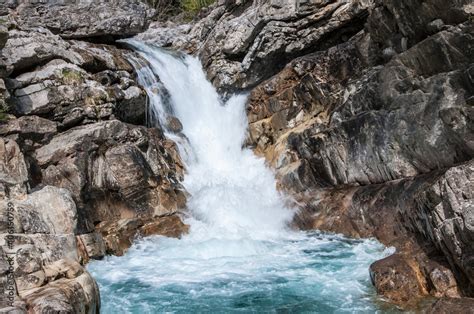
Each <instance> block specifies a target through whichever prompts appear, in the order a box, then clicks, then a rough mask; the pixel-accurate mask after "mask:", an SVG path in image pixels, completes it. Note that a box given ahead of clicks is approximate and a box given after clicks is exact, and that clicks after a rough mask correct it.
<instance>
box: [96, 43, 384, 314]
mask: <svg viewBox="0 0 474 314" xmlns="http://www.w3.org/2000/svg"><path fill="white" fill-rule="evenodd" d="M127 42H128V43H129V44H130V45H132V46H133V47H134V48H135V50H137V51H138V52H139V53H140V54H141V55H142V56H143V57H144V58H145V59H146V60H147V61H148V63H147V64H142V63H141V62H143V61H142V59H140V58H133V57H131V59H130V61H131V62H132V63H134V65H135V67H136V69H137V72H138V75H139V81H140V83H141V84H142V85H143V86H144V87H145V89H146V90H147V92H148V96H149V99H150V114H149V117H148V118H149V120H150V121H151V122H152V123H153V121H155V122H157V121H159V122H160V124H161V125H166V123H167V119H168V118H169V117H170V116H176V117H178V118H179V119H180V120H181V122H182V124H183V133H184V135H185V137H182V136H179V135H177V134H174V133H172V132H170V131H168V132H166V135H167V136H168V137H169V138H171V139H173V140H175V141H176V142H177V143H178V146H179V148H180V151H181V156H182V157H183V159H184V162H185V165H186V169H187V174H186V176H185V180H184V186H185V187H186V189H187V190H188V192H189V193H190V194H191V197H190V198H189V200H188V208H189V210H190V212H191V214H192V217H193V218H191V219H189V221H188V223H190V225H191V231H190V234H188V235H186V236H184V237H183V238H182V239H173V238H165V237H160V236H155V237H148V238H145V239H142V240H140V241H137V242H136V243H135V244H134V245H133V246H132V247H131V248H130V249H129V251H128V252H127V253H126V255H125V256H123V257H117V256H107V257H106V258H105V259H104V261H94V262H91V263H90V264H89V265H88V269H89V270H90V271H91V272H92V274H93V276H94V277H95V278H96V279H97V281H98V283H99V287H100V291H101V299H102V309H101V312H103V313H137V314H138V313H140V314H142V313H162V312H166V313H171V312H172V313H196V312H198V313H202V312H204V313H210V312H212V313H229V312H236V311H237V312H254V313H260V312H264V313H276V312H297V313H300V312H305V313H334V312H337V313H361V312H362V313H373V312H375V311H376V310H377V309H378V308H377V306H376V305H375V304H374V303H373V301H372V300H373V299H374V294H375V293H374V290H373V288H372V287H371V285H370V281H369V276H368V271H367V269H368V267H369V265H370V264H371V263H372V262H373V261H375V260H377V259H380V258H382V257H384V256H386V255H387V254H388V253H389V251H384V248H383V246H382V245H380V244H379V243H378V242H376V241H374V240H350V239H346V238H344V237H340V236H337V235H328V234H321V233H319V232H311V233H304V232H297V231H290V230H286V228H285V226H286V223H287V221H288V220H289V219H291V215H292V212H291V210H290V209H288V208H286V207H285V206H284V205H283V204H284V199H282V196H281V195H279V193H278V192H277V190H276V189H275V179H274V177H273V174H272V173H271V171H270V170H269V169H267V168H266V167H265V165H264V162H263V160H262V159H259V158H256V157H255V156H254V155H253V153H252V152H251V151H250V150H248V149H242V143H243V141H244V138H245V132H246V127H247V121H246V116H245V111H244V105H245V100H246V99H245V96H242V95H237V96H234V97H232V98H231V99H230V100H229V101H228V102H227V103H226V104H222V103H221V101H220V100H219V96H218V95H217V93H216V91H215V89H214V88H213V86H212V85H211V84H210V83H209V82H207V80H206V78H205V75H204V73H203V71H202V68H201V65H200V64H199V62H198V60H196V59H194V58H192V57H189V56H184V55H181V56H177V55H173V54H171V53H169V52H166V51H164V50H160V49H158V48H154V47H151V46H147V45H145V44H143V43H140V42H136V41H127ZM157 77H159V78H160V81H158V79H157ZM165 90H167V93H164V91H165Z"/></svg>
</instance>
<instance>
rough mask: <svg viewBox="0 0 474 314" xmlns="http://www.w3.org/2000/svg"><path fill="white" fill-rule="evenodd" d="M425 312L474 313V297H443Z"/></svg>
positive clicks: (446, 313)
mask: <svg viewBox="0 0 474 314" xmlns="http://www.w3.org/2000/svg"><path fill="white" fill-rule="evenodd" d="M426 313H429V314H449V313H466V314H472V313H474V299H472V298H462V299H453V298H443V299H439V300H438V301H436V302H435V303H434V304H433V305H432V306H431V307H430V308H429V309H428V310H427V312H426Z"/></svg>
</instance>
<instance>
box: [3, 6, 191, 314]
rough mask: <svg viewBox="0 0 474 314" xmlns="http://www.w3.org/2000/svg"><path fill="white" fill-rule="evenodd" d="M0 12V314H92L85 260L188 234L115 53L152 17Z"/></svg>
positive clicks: (140, 9) (167, 158)
mask: <svg viewBox="0 0 474 314" xmlns="http://www.w3.org/2000/svg"><path fill="white" fill-rule="evenodd" d="M0 4H1V10H0V13H1V15H2V16H0V49H1V50H0V51H1V59H0V77H1V79H0V92H1V95H2V97H1V98H0V102H1V105H2V110H4V108H5V104H8V106H9V111H8V113H3V114H2V116H1V121H0V196H1V197H0V217H1V218H0V234H1V238H0V244H1V250H0V254H1V255H2V259H1V264H0V281H1V287H2V291H0V308H2V310H1V311H2V312H8V313H24V312H29V313H53V312H54V313H97V312H99V308H100V295H99V290H98V286H97V284H96V283H95V281H94V279H93V278H92V277H91V276H90V274H89V273H88V272H87V271H86V270H85V268H84V267H83V266H84V264H85V263H87V261H88V260H89V259H100V258H102V257H104V255H106V254H118V255H121V254H123V252H124V251H125V250H126V249H127V248H128V247H129V246H130V245H131V241H132V240H133V239H134V238H135V237H136V236H146V235H152V234H163V235H167V236H174V237H179V236H180V234H181V233H183V232H186V231H187V228H188V227H187V226H186V225H184V224H183V223H182V221H181V219H180V217H179V215H178V212H179V211H180V210H182V209H183V208H184V206H185V200H186V193H185V191H184V189H183V187H182V186H181V184H180V180H181V178H182V175H183V166H182V164H181V161H180V158H179V155H178V153H177V150H176V147H175V144H174V143H173V142H171V141H169V140H167V139H165V138H164V136H163V134H162V131H161V130H160V129H159V128H147V127H146V110H147V108H146V102H147V97H146V94H145V92H144V90H143V89H142V88H141V87H139V86H138V84H137V83H136V78H135V73H134V70H133V67H132V65H131V64H130V63H129V62H128V61H127V54H129V53H132V52H131V51H130V50H124V49H122V48H119V47H118V46H117V45H110V44H113V43H114V40H115V39H118V38H123V37H127V36H130V35H133V34H136V33H138V32H140V31H144V30H145V29H146V27H147V26H148V23H149V19H150V17H151V16H152V14H153V12H152V10H150V9H149V8H148V7H147V6H145V5H143V4H142V3H141V2H138V1H109V2H100V3H95V2H91V1H77V2H75V3H71V2H66V1H64V2H60V1H57V2H52V3H51V4H48V3H42V2H39V3H36V2H23V3H21V4H18V3H17V2H7V3H4V2H2V3H0Z"/></svg>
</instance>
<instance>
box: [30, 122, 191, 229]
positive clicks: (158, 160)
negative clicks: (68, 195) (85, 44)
mask: <svg viewBox="0 0 474 314" xmlns="http://www.w3.org/2000/svg"><path fill="white" fill-rule="evenodd" d="M165 147H166V148H165ZM174 149H175V148H173V147H172V146H169V145H168V144H167V141H166V140H164V139H162V137H161V135H160V134H159V133H158V131H157V130H156V129H146V128H144V127H137V126H132V125H127V124H125V123H122V122H120V121H104V122H100V123H95V124H90V125H85V126H81V127H77V128H74V129H71V130H69V131H66V132H63V133H61V134H59V135H57V136H55V137H54V138H53V139H52V140H51V142H50V143H49V144H47V145H44V146H42V147H41V148H39V149H38V150H37V151H36V154H35V156H34V157H35V159H36V162H37V165H38V167H40V168H41V172H42V178H43V182H44V183H45V184H51V185H54V186H60V187H63V188H67V189H69V190H70V191H71V192H72V194H73V197H74V200H75V201H76V203H77V205H78V207H79V208H80V213H79V225H80V230H81V233H84V232H85V233H88V232H90V231H92V230H93V226H94V224H95V223H97V222H100V221H111V220H112V221H114V220H116V219H120V218H132V217H139V216H143V215H145V216H146V215H149V216H152V215H162V214H166V213H172V212H174V211H177V210H178V209H180V208H183V207H184V203H185V195H184V192H183V190H182V187H181V185H180V183H179V176H180V175H179V173H180V171H181V170H180V169H181V168H180V166H179V165H180V161H179V160H178V159H175V158H178V157H177V155H174V156H173V155H172V154H170V153H169V152H172V151H173V150H174Z"/></svg>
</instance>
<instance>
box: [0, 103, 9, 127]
mask: <svg viewBox="0 0 474 314" xmlns="http://www.w3.org/2000/svg"><path fill="white" fill-rule="evenodd" d="M9 110H10V109H9V108H8V105H7V104H6V103H5V101H4V100H3V99H0V122H4V121H6V120H7V117H8V116H7V113H8V112H9Z"/></svg>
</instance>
